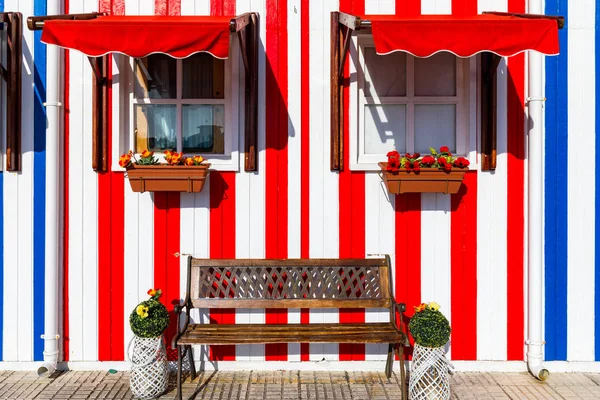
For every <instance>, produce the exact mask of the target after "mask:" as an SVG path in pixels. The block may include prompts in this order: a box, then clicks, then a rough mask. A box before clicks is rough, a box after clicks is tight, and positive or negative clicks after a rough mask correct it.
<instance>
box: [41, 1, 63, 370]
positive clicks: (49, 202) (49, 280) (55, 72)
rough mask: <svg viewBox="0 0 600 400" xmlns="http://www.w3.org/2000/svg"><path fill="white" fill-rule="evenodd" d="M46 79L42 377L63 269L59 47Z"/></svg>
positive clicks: (54, 337)
mask: <svg viewBox="0 0 600 400" xmlns="http://www.w3.org/2000/svg"><path fill="white" fill-rule="evenodd" d="M47 7H48V8H47V13H48V15H56V14H61V11H62V7H61V0H48V3H47ZM46 54H47V65H48V69H47V75H46V104H45V106H46V118H47V127H46V248H45V250H46V260H45V262H46V266H45V284H44V288H45V291H46V295H45V299H44V301H45V305H44V313H45V316H46V317H45V320H44V335H43V336H42V337H43V339H44V363H43V364H42V365H41V366H40V367H39V368H38V370H37V373H38V375H39V376H40V377H47V376H50V375H52V373H53V372H54V371H55V370H56V364H57V362H58V354H59V350H58V340H59V339H60V335H59V334H58V307H59V301H58V277H59V266H60V248H61V244H62V242H61V235H60V221H61V212H60V199H61V193H60V188H61V184H60V183H61V182H60V139H61V137H62V134H61V125H62V124H61V118H62V116H63V109H62V100H61V99H62V91H61V83H62V80H63V79H62V59H61V50H60V48H59V47H58V46H47V47H46Z"/></svg>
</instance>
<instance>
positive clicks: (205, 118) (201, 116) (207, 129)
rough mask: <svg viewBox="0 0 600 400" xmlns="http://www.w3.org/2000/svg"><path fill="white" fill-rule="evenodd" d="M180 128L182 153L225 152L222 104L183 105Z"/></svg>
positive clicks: (223, 109) (223, 110)
mask: <svg viewBox="0 0 600 400" xmlns="http://www.w3.org/2000/svg"><path fill="white" fill-rule="evenodd" d="M182 129H183V152H184V153H213V154H223V153H224V152H225V143H224V140H223V139H224V138H223V134H224V132H225V108H224V106H223V105H220V104H219V105H210V104H202V105H184V106H183V124H182Z"/></svg>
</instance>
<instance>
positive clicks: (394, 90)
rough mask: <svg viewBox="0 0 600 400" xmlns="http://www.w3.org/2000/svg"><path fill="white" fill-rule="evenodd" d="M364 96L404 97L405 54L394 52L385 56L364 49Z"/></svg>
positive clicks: (372, 49) (368, 48) (370, 48)
mask: <svg viewBox="0 0 600 400" xmlns="http://www.w3.org/2000/svg"><path fill="white" fill-rule="evenodd" d="M363 51H364V57H365V70H366V73H365V85H364V88H365V89H364V90H365V96H367V97H375V96H378V97H383V96H406V53H403V52H401V51H396V52H394V53H391V54H386V55H385V56H380V55H377V53H375V48H373V47H364V48H363Z"/></svg>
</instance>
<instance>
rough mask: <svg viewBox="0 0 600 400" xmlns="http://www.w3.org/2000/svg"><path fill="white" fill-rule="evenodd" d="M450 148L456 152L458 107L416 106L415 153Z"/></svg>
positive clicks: (439, 105)
mask: <svg viewBox="0 0 600 400" xmlns="http://www.w3.org/2000/svg"><path fill="white" fill-rule="evenodd" d="M440 146H448V147H449V148H450V152H452V153H454V152H456V106H455V105H454V104H435V105H429V104H428V105H423V104H421V105H415V151H416V152H419V153H421V154H427V153H429V148H430V147H433V148H435V149H439V148H440Z"/></svg>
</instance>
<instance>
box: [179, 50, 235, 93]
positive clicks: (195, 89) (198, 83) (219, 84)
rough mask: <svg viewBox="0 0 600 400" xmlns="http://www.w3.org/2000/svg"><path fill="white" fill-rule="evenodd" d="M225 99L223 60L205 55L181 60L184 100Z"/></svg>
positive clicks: (199, 54) (195, 55)
mask: <svg viewBox="0 0 600 400" xmlns="http://www.w3.org/2000/svg"><path fill="white" fill-rule="evenodd" d="M224 97H225V60H220V59H218V58H215V57H213V56H211V55H210V54H207V53H197V54H194V55H192V56H190V57H188V58H184V59H183V98H184V99H223V98H224Z"/></svg>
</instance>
